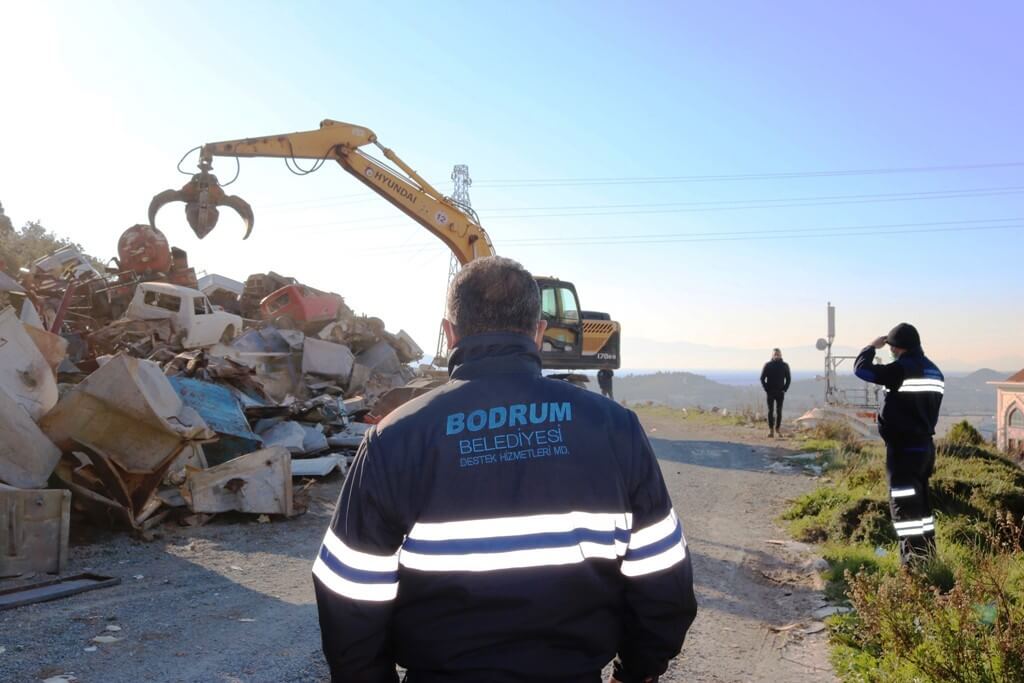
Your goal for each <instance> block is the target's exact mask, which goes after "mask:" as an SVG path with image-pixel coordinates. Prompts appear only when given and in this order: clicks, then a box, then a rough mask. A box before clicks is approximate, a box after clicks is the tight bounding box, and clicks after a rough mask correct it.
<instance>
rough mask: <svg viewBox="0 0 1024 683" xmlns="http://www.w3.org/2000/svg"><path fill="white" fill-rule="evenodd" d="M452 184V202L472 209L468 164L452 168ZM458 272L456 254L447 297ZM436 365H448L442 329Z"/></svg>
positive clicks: (446, 290) (449, 267)
mask: <svg viewBox="0 0 1024 683" xmlns="http://www.w3.org/2000/svg"><path fill="white" fill-rule="evenodd" d="M452 182H453V183H454V186H455V187H454V189H453V190H452V196H451V200H452V201H453V202H454V203H455V204H456V206H458V207H460V208H463V209H472V208H473V203H472V202H471V201H470V199H469V187H470V185H472V184H473V179H472V178H470V177H469V166H467V165H466V164H455V166H454V167H453V168H452ZM458 272H459V260H458V259H457V258H455V254H452V256H451V260H449V261H448V284H447V285H446V286H445V293H446V295H447V292H448V287H449V286H451V284H452V279H453V278H454V277H455V274H456V273H458ZM445 313H447V311H444V312H443V313H442V315H441V317H444V314H445ZM434 365H436V366H437V367H445V366H446V365H448V343H447V341H446V340H445V338H444V328H440V327H439V328H438V330H437V352H436V353H435V354H434Z"/></svg>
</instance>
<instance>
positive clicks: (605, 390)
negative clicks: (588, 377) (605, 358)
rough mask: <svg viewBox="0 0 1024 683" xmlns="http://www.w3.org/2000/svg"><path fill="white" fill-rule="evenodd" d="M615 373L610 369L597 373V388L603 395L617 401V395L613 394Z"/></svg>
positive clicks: (603, 369)
mask: <svg viewBox="0 0 1024 683" xmlns="http://www.w3.org/2000/svg"><path fill="white" fill-rule="evenodd" d="M614 376H615V373H614V372H612V371H611V370H610V369H608V368H601V369H600V370H598V371H597V386H598V387H600V389H601V395H602V396H604V397H606V398H610V399H611V400H613V401H614V400H615V395H614V394H613V393H612V378H613V377H614Z"/></svg>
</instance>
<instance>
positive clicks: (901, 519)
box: [854, 323, 945, 565]
mask: <svg viewBox="0 0 1024 683" xmlns="http://www.w3.org/2000/svg"><path fill="white" fill-rule="evenodd" d="M886 344H888V345H889V348H890V349H892V355H893V356H894V357H895V358H896V360H895V361H894V362H892V363H889V364H887V365H876V364H874V363H873V361H874V359H875V350H876V349H880V348H882V347H883V346H885V345H886ZM854 373H855V374H856V375H857V377H859V378H861V379H862V380H864V381H865V382H873V383H875V384H881V385H883V386H884V387H885V389H886V394H885V404H884V406H883V407H882V411H881V414H880V415H879V416H878V433H879V435H881V437H882V439H883V440H884V441H885V465H886V470H887V472H888V475H889V510H890V512H891V514H892V522H893V526H894V527H895V528H896V536H897V537H898V538H899V539H900V560H901V561H902V562H903V564H905V565H906V564H911V563H913V562H915V561H917V560H919V559H920V558H922V557H925V556H927V555H930V554H931V553H933V552H934V550H935V517H934V516H933V515H932V508H931V503H930V501H929V500H928V479H929V478H930V477H931V475H932V470H933V469H934V467H935V444H934V442H933V441H932V436H933V435H934V434H935V424H936V423H937V422H938V419H939V409H940V408H941V407H942V395H943V392H944V391H945V377H943V375H942V371H941V370H939V368H938V366H936V365H935V363H933V362H931V361H930V360H928V358H927V357H926V356H925V355H924V350H923V349H922V348H921V337H920V335H919V334H918V332H917V329H916V328H915V327H914V326H913V325H910V324H909V323H900V324H899V325H897V326H896V327H894V328H892V330H891V331H890V332H889V334H887V335H886V336H884V337H879V338H878V339H876V340H874V341H873V342H871V343H870V344H869V345H867V346H866V347H864V350H862V351H861V352H860V355H858V356H857V360H856V361H854Z"/></svg>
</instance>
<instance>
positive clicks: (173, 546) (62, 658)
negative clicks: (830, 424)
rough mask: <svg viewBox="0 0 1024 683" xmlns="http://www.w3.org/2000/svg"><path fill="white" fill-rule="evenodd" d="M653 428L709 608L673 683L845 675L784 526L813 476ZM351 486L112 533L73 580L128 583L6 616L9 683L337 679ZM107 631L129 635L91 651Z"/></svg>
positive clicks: (702, 431)
mask: <svg viewBox="0 0 1024 683" xmlns="http://www.w3.org/2000/svg"><path fill="white" fill-rule="evenodd" d="M643 419H644V424H645V426H646V427H647V428H648V431H649V434H650V436H651V439H652V443H653V444H654V447H655V449H656V450H657V452H658V456H659V458H660V459H661V466H662V470H663V471H664V473H665V479H666V481H667V482H668V485H669V488H670V491H671V493H672V498H673V500H674V501H675V505H676V509H677V510H678V511H679V515H680V517H681V518H682V519H683V521H684V524H685V529H686V535H687V539H688V541H689V544H690V550H691V552H692V554H693V557H694V563H695V574H696V582H697V592H698V597H699V600H700V604H701V612H700V615H699V616H698V619H697V622H696V623H695V625H694V628H693V630H692V631H691V633H690V636H689V637H688V639H687V643H686V646H685V647H684V650H683V654H682V655H681V656H680V657H678V658H677V659H676V660H675V661H674V662H672V666H671V667H670V669H669V672H668V674H667V675H666V676H665V677H663V679H662V680H663V681H666V682H667V683H682V682H683V681H687V682H688V683H689V682H695V681H696V682H704V681H707V682H711V681H723V682H726V681H728V682H733V681H797V682H799V681H831V680H833V679H832V677H831V674H830V673H829V671H828V665H827V662H826V654H825V639H824V634H823V633H817V634H813V635H801V634H800V631H801V630H802V629H803V627H804V626H806V625H807V624H809V623H811V622H812V620H811V618H810V614H811V612H812V611H813V610H814V609H815V608H816V607H819V606H820V604H821V596H820V594H819V593H818V591H817V590H815V588H814V581H815V578H814V573H813V571H812V570H811V569H810V568H809V565H807V564H806V563H807V562H808V561H809V560H810V559H811V557H810V555H809V554H807V553H806V552H804V551H803V549H802V548H800V546H799V544H781V545H780V544H779V543H778V541H779V540H780V539H784V538H785V536H784V535H783V533H782V531H781V530H780V529H779V528H777V526H776V525H775V523H774V522H773V519H774V518H775V517H776V516H777V514H778V512H779V510H780V509H781V506H782V504H783V503H784V501H785V500H786V499H787V498H791V497H793V496H795V495H798V494H799V493H801V492H803V491H806V490H808V489H810V488H811V487H812V486H813V482H812V481H811V480H810V479H809V477H807V476H806V475H803V474H801V473H800V472H799V470H798V469H797V468H791V469H790V470H789V471H785V470H782V467H781V466H780V465H779V461H778V459H777V456H779V455H781V454H782V451H777V450H773V449H772V448H771V447H770V446H767V445H766V444H765V443H763V442H762V441H761V440H759V439H758V438H756V435H757V434H758V432H755V431H753V430H751V429H743V428H738V427H726V426H723V425H715V424H703V423H701V422H700V421H692V420H686V421H679V420H678V419H672V418H670V417H659V416H658V415H657V414H650V415H643ZM773 463H774V464H773ZM768 467H773V468H775V469H778V470H780V471H778V472H776V471H773V470H772V469H767V468H768ZM340 485H341V482H340V479H335V480H332V481H327V482H325V483H324V484H322V485H320V486H318V487H316V488H314V489H313V499H312V501H311V506H310V510H309V513H307V514H306V515H304V516H302V517H299V518H297V519H293V520H289V521H285V522H276V521H275V522H273V523H270V524H258V523H256V522H254V521H253V520H252V519H242V518H239V519H235V520H226V519H218V520H215V521H214V522H212V523H211V524H209V525H207V526H205V527H202V528H199V529H177V528H172V527H168V528H166V529H165V530H164V535H163V537H162V538H160V539H158V540H157V541H154V542H150V543H143V542H139V541H134V540H131V539H129V538H126V537H124V536H121V535H106V534H105V535H103V536H101V537H99V538H94V539H91V540H90V541H89V542H87V543H84V544H80V545H77V546H76V547H75V548H74V549H73V551H72V566H71V568H70V570H71V571H72V572H77V571H86V570H89V571H94V572H97V573H101V574H108V575H113V576H119V577H121V578H122V583H121V585H119V586H115V587H112V588H107V589H102V590H97V591H94V592H91V593H85V594H82V595H78V596H74V597H71V598H67V599H64V600H61V601H58V602H52V603H44V604H39V605H32V606H28V607H22V608H19V609H15V610H9V611H6V612H0V681H11V682H19V683H20V682H22V681H24V682H29V681H41V680H45V679H46V678H48V677H53V676H58V675H62V674H63V675H67V676H74V677H75V678H76V679H77V680H79V681H84V682H86V683H94V682H95V683H121V682H125V683H128V682H132V683H136V682H138V681H175V682H177V681H187V682H193V681H195V682H206V681H216V682H225V683H234V682H242V681H244V682H250V681H251V682H254V683H257V682H258V683H282V682H292V681H295V682H298V681H324V680H326V673H327V672H326V667H325V666H324V664H323V663H322V661H321V656H320V640H319V639H320V634H319V629H318V627H317V622H316V610H315V606H314V604H313V592H312V586H311V580H310V566H311V561H312V560H311V558H312V557H313V555H314V554H315V553H316V550H317V547H318V545H319V542H320V539H321V537H322V535H323V531H324V529H325V528H326V525H327V523H328V520H329V518H330V515H331V513H332V511H333V504H334V500H335V498H336V497H337V493H338V490H339V488H340ZM766 541H776V543H768V542H766ZM793 624H800V625H798V626H793ZM111 626H113V627H116V629H119V630H108V627H111ZM772 627H776V628H780V627H782V628H783V630H781V631H778V632H776V631H772V630H771V628H772ZM784 627H790V628H784ZM99 635H108V636H112V637H114V638H117V639H118V640H116V641H115V642H110V643H95V642H93V641H92V639H93V638H94V637H95V636H99ZM93 648H95V649H93ZM68 680H71V679H68Z"/></svg>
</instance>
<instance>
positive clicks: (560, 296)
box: [149, 119, 621, 370]
mask: <svg viewBox="0 0 1024 683" xmlns="http://www.w3.org/2000/svg"><path fill="white" fill-rule="evenodd" d="M368 145H374V146H376V147H377V148H378V149H379V150H380V151H381V153H382V154H383V155H384V158H386V159H387V160H388V161H390V162H391V163H393V164H394V165H395V166H397V167H398V168H399V169H400V171H396V170H395V169H393V168H392V167H390V166H388V165H387V164H385V163H383V162H382V161H380V160H379V159H376V158H374V157H372V156H370V155H369V154H367V153H366V152H364V151H363V150H362V148H363V147H366V146H368ZM214 157H235V158H236V159H237V158H239V157H274V158H283V159H284V160H285V163H286V164H288V165H289V168H292V169H293V170H294V171H295V172H298V173H301V174H305V173H311V172H312V171H314V170H317V169H319V168H320V166H322V165H323V163H324V162H325V161H327V160H328V159H333V160H334V161H337V162H338V164H340V165H341V167H342V168H343V169H345V170H346V171H348V172H349V173H351V174H352V175H354V176H355V177H356V178H358V179H359V180H360V181H361V182H362V183H363V184H365V185H366V186H367V187H369V188H370V189H372V190H373V191H374V192H376V193H377V194H379V195H380V196H381V197H383V198H384V199H386V200H387V201H389V202H390V203H391V204H393V205H394V206H396V207H398V208H399V209H401V210H402V211H403V212H404V213H405V214H406V215H408V216H409V217H410V218H412V219H413V220H414V221H416V222H417V223H419V224H420V225H422V226H423V227H424V228H426V229H427V230H429V231H430V232H431V233H432V234H434V235H435V236H436V237H438V238H439V239H440V240H441V241H442V242H444V243H445V244H446V245H448V248H449V249H451V250H452V253H453V254H455V257H456V258H457V259H458V260H459V263H460V264H462V265H465V264H467V263H469V262H470V261H472V260H474V259H478V258H483V257H485V256H492V255H494V254H495V250H494V245H493V244H492V243H491V238H490V236H489V235H488V234H487V231H486V230H484V229H483V227H482V226H481V225H480V219H479V218H478V217H477V215H476V212H475V211H473V209H472V208H470V207H469V206H461V205H459V204H457V203H456V202H455V201H454V200H452V199H451V198H449V197H446V196H444V195H443V194H442V193H440V192H438V191H437V190H436V189H435V188H434V187H433V186H432V185H431V184H430V183H428V182H427V181H426V180H424V179H423V178H422V177H420V176H419V174H417V173H416V171H414V170H413V169H412V168H410V167H409V166H408V165H407V164H406V163H405V162H404V161H402V160H401V159H400V158H399V157H398V155H397V154H395V153H394V152H393V151H391V150H390V149H388V148H387V147H384V146H383V145H381V144H380V143H379V142H377V136H376V135H375V134H374V133H373V131H371V130H370V129H368V128H365V127H363V126H357V125H353V124H351V123H343V122H341V121H333V120H331V119H326V120H324V121H323V122H321V123H320V128H319V129H317V130H310V131H303V132H297V133H286V134H284V135H269V136H265V137H258V138H245V139H242V140H228V141H224V142H211V143H207V144H205V145H203V146H202V147H200V148H199V173H197V174H195V175H193V176H192V179H191V180H190V181H189V182H187V183H186V184H185V186H184V187H182V188H181V189H180V190H166V191H164V192H161V193H160V194H158V195H156V196H155V197H153V200H152V202H150V205H149V223H150V225H152V226H154V227H155V226H156V214H157V212H158V211H159V210H160V208H161V207H162V206H164V205H165V204H167V203H169V202H173V201H183V202H185V215H186V218H187V219H188V223H189V226H190V227H191V228H192V230H193V231H194V232H195V233H196V236H197V237H199V238H200V239H202V238H203V237H205V236H206V235H207V234H208V233H209V232H210V231H211V230H212V229H213V228H214V226H215V225H216V224H217V218H218V216H219V213H218V209H217V207H219V206H226V207H229V208H232V209H234V210H235V211H237V212H238V213H239V215H241V216H242V219H243V220H244V221H245V225H246V232H245V236H244V237H243V239H245V238H246V237H248V236H249V234H250V233H251V232H252V227H253V223H254V216H253V212H252V208H251V207H250V206H249V204H248V203H246V202H245V201H244V200H243V199H241V198H239V197H237V196H229V195H227V194H226V193H225V192H224V189H223V188H222V187H221V185H220V183H219V181H218V180H217V177H216V176H215V175H213V174H212V173H211V171H212V168H213V158H214ZM299 159H303V160H312V161H313V162H314V163H313V166H312V167H311V168H310V169H300V168H299V167H298V166H297V164H296V163H295V162H296V161H297V160H299ZM537 286H538V287H539V288H540V293H541V309H542V315H543V317H544V319H545V320H546V321H547V323H548V329H547V332H546V333H545V336H544V346H543V348H542V349H541V357H542V359H543V365H544V367H545V368H547V369H565V370H599V369H611V370H615V369H618V368H619V363H620V360H619V338H620V329H621V328H620V325H619V323H617V322H615V321H613V320H612V319H611V316H609V315H608V314H607V313H597V312H593V311H585V310H582V309H581V308H580V304H579V296H578V295H577V293H576V287H575V286H574V285H573V284H572V283H571V282H567V281H565V280H559V279H558V278H554V277H538V278H537Z"/></svg>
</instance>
